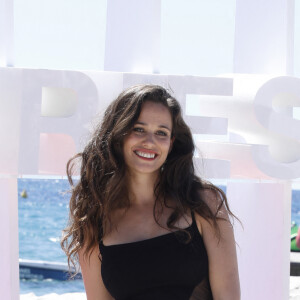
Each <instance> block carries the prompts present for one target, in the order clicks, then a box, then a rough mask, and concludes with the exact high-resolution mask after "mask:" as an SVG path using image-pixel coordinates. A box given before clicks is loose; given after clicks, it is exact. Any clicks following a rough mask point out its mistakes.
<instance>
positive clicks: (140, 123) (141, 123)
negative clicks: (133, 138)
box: [135, 121, 171, 132]
mask: <svg viewBox="0 0 300 300" xmlns="http://www.w3.org/2000/svg"><path fill="white" fill-rule="evenodd" d="M135 124H139V125H144V126H146V125H147V123H144V122H141V121H137V122H135ZM158 127H159V128H164V129H167V130H169V131H170V132H171V129H170V128H169V127H168V126H167V125H158Z"/></svg>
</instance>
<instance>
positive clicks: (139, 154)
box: [135, 151, 155, 158]
mask: <svg viewBox="0 0 300 300" xmlns="http://www.w3.org/2000/svg"><path fill="white" fill-rule="evenodd" d="M135 153H136V154H137V155H138V156H141V157H146V158H154V157H155V154H154V153H145V152H141V151H135Z"/></svg>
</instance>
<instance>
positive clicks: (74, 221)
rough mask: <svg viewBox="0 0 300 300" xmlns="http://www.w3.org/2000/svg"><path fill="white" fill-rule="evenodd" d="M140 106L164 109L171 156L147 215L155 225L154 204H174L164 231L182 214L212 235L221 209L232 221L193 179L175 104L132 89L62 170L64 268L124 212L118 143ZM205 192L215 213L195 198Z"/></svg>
mask: <svg viewBox="0 0 300 300" xmlns="http://www.w3.org/2000/svg"><path fill="white" fill-rule="evenodd" d="M145 101H153V102H155V103H161V104H163V105H165V106H166V107H167V108H168V109H169V111H170V113H171V116H172V122H173V127H172V137H173V138H174V142H173V146H172V150H171V151H170V153H169V155H168V157H167V160H166V162H165V163H164V167H163V171H161V173H160V178H159V181H158V183H157V184H156V186H155V195H156V201H155V205H154V209H153V214H154V218H155V220H156V222H157V218H156V215H155V207H156V205H158V204H159V205H165V206H167V204H166V199H172V200H174V203H175V207H174V210H173V213H172V214H171V215H170V217H169V219H168V221H167V226H168V228H169V229H175V228H176V229H179V228H177V227H176V226H175V225H174V224H175V223H176V221H177V220H178V219H179V218H180V217H181V216H182V215H184V214H185V213H186V212H187V211H188V210H190V211H196V212H197V213H198V214H200V215H201V216H202V217H203V218H205V219H206V220H208V221H210V222H211V224H212V225H213V226H214V228H215V230H216V232H217V233H219V228H218V225H217V220H218V219H220V218H221V217H220V216H219V215H218V212H219V210H220V208H221V207H222V206H223V205H225V207H226V208H227V211H228V212H229V214H230V215H231V216H233V214H232V213H231V211H230V209H229V207H228V203H227V199H226V195H225V194H224V192H223V191H222V190H221V189H219V188H218V187H216V186H214V185H212V184H210V183H208V182H204V181H203V180H201V179H200V178H199V177H197V176H196V175H195V170H194V164H193V155H194V150H195V146H194V142H193V138H192V134H191V131H190V129H189V127H188V126H187V124H186V123H185V122H184V120H183V117H182V113H181V108H180V105H179V103H178V101H177V100H176V99H175V98H174V97H172V96H171V95H170V94H169V93H168V92H167V90H166V89H164V88H163V87H161V86H157V85H138V86H133V87H131V88H128V89H127V90H125V91H123V92H122V93H121V94H120V95H119V96H118V98H117V99H116V100H115V101H113V102H112V103H111V104H110V105H109V106H108V108H107V109H106V111H105V114H104V117H103V119H102V121H101V123H100V124H99V125H98V127H97V128H96V130H95V131H94V133H93V135H92V137H91V139H90V141H89V142H88V144H87V145H86V147H85V148H84V150H83V152H82V153H78V154H77V155H76V156H74V157H73V158H71V159H70V160H69V162H68V164H67V175H68V179H69V182H70V184H71V187H72V190H71V193H72V194H71V199H70V215H69V225H68V227H67V228H66V229H65V230H64V236H63V239H62V241H61V246H62V248H63V250H64V251H65V253H66V254H67V256H68V263H69V265H70V263H72V264H74V265H75V262H76V261H77V260H78V251H79V250H80V249H82V248H83V246H85V254H88V253H89V252H90V250H91V249H92V247H93V246H95V245H96V244H98V243H99V241H100V240H101V239H102V237H103V235H104V233H105V228H106V226H104V224H110V223H111V222H110V216H111V212H112V211H113V210H114V209H116V208H128V207H129V206H130V202H129V198H128V190H127V186H126V184H125V180H124V176H125V168H126V166H125V162H124V157H123V141H124V138H125V136H126V135H127V134H128V133H129V132H130V131H131V130H132V127H133V125H134V123H135V122H136V121H137V119H138V117H139V115H140V112H141V108H142V104H143V103H144V102H145ZM77 159H80V163H81V170H80V180H79V181H78V182H77V183H76V184H75V185H74V183H73V180H72V173H73V172H72V170H73V167H74V166H75V165H76V160H77ZM207 189H209V190H210V191H212V192H213V193H214V195H215V196H216V199H218V200H219V201H218V207H217V210H216V212H212V211H211V209H210V208H209V207H208V205H207V204H206V202H204V201H203V199H202V197H201V193H200V192H201V191H202V190H207ZM120 195H125V196H124V197H120ZM110 225H111V224H110ZM179 230H180V229H179ZM182 231H183V230H182Z"/></svg>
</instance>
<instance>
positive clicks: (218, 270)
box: [196, 191, 240, 300]
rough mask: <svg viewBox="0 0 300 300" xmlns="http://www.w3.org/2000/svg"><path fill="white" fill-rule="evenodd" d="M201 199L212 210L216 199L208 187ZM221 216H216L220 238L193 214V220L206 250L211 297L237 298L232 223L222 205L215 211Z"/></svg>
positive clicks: (227, 299)
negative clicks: (194, 219)
mask: <svg viewBox="0 0 300 300" xmlns="http://www.w3.org/2000/svg"><path fill="white" fill-rule="evenodd" d="M202 199H203V200H204V201H205V202H206V203H207V204H208V206H209V207H210V209H211V210H212V213H215V212H216V209H217V206H218V205H219V203H220V199H217V197H216V195H215V194H214V192H212V191H205V192H204V193H203V194H202ZM218 215H219V216H220V217H222V218H224V219H225V220H218V221H217V223H218V225H219V228H220V239H219V238H218V236H217V235H216V233H215V230H214V228H213V226H212V225H211V224H210V223H209V222H208V221H206V220H205V219H204V218H203V217H201V216H200V215H198V214H196V221H197V225H198V228H199V231H200V233H201V234H202V236H203V241H204V244H205V247H206V250H207V254H208V262H209V280H210V285H211V289H212V294H213V299H214V300H240V283H239V275H238V264H237V255H236V244H235V240H234V234H233V227H232V225H231V223H230V221H229V217H228V213H227V210H226V208H225V207H224V205H223V206H222V208H221V210H220V211H219V214H218Z"/></svg>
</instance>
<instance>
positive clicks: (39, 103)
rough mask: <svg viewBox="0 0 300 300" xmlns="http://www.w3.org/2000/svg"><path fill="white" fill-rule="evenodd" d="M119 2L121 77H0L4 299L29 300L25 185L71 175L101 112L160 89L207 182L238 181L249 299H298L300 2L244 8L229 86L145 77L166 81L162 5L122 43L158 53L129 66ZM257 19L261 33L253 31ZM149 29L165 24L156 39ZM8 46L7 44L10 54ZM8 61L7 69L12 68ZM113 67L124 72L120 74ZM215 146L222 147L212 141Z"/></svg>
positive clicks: (234, 184)
mask: <svg viewBox="0 0 300 300" xmlns="http://www.w3.org/2000/svg"><path fill="white" fill-rule="evenodd" d="M8 2H11V1H4V0H2V2H1V3H2V4H3V3H8ZM121 2H122V1H121V0H114V1H111V2H110V5H109V6H108V10H107V17H108V18H107V25H106V26H107V30H108V32H109V38H108V40H107V44H106V45H105V52H106V55H105V66H106V69H107V70H114V71H122V72H109V71H103V72H101V71H67V70H39V69H23V68H19V69H18V68H6V67H4V68H0V107H1V109H0V122H1V126H0V141H1V147H0V191H1V195H2V197H1V199H0V202H1V208H2V209H1V211H0V226H1V228H5V229H6V231H5V232H4V234H3V236H2V245H1V248H0V264H1V268H2V272H1V274H0V290H1V291H2V296H3V298H4V299H14V300H15V299H18V297H19V296H18V276H19V274H18V230H17V224H18V219H17V216H18V211H17V200H18V197H17V196H18V195H17V188H16V187H17V178H18V176H19V175H64V174H65V163H66V161H67V159H68V158H69V157H70V156H71V155H73V154H74V153H75V152H77V151H80V149H81V148H82V146H83V144H84V141H85V140H86V137H87V135H88V133H89V128H90V121H91V119H93V118H94V116H95V112H100V113H101V112H103V110H104V108H105V107H106V106H107V104H108V103H109V102H110V101H112V100H113V99H114V97H116V96H117V95H118V94H119V93H120V92H121V91H122V90H123V89H124V88H126V87H128V86H130V85H133V84H138V83H155V84H160V85H162V86H165V87H167V88H169V87H170V88H171V89H172V90H173V91H174V95H175V97H176V98H177V99H178V100H179V101H180V103H181V105H182V107H183V108H184V115H185V118H186V120H187V122H188V123H189V124H190V126H191V128H192V130H193V133H194V134H195V141H196V145H197V147H198V148H199V152H201V154H202V156H203V162H204V163H202V161H201V160H200V159H198V158H197V157H195V162H196V164H197V167H198V172H199V175H201V176H205V177H208V178H211V179H227V180H229V181H228V198H229V202H230V205H231V206H232V210H233V211H234V212H235V213H236V214H237V215H238V217H239V218H240V219H241V220H242V222H243V225H244V230H242V229H241V227H239V225H238V224H236V227H235V232H236V239H237V243H238V245H239V247H238V248H237V251H238V260H239V269H240V278H241V288H242V299H243V300H250V299H258V300H265V299H273V300H282V299H288V292H289V247H290V224H291V220H290V211H291V184H290V183H291V180H293V179H297V178H299V177H300V171H299V170H300V168H299V166H300V143H299V141H300V136H299V132H300V121H299V120H296V119H293V108H294V107H297V106H300V90H299V86H300V84H299V83H300V81H299V80H300V79H298V78H295V77H292V76H291V75H292V73H291V72H292V71H291V67H290V66H292V65H293V63H292V62H293V55H292V51H291V47H292V46H293V43H292V41H293V39H292V37H293V26H292V25H291V18H293V5H292V4H293V3H292V1H287V0H286V1H284V0H278V1H276V3H274V2H272V1H264V3H261V2H260V1H259V0H252V1H250V0H243V1H237V6H236V32H235V41H234V43H235V47H234V49H235V52H234V58H233V59H234V69H235V72H236V73H233V74H227V75H226V76H225V75H224V76H221V77H199V76H188V75H187V76H183V75H182V76H176V75H154V74H145V73H144V72H148V71H149V68H150V69H151V70H152V71H155V70H158V69H159V67H158V66H159V63H158V60H157V51H156V50H157V49H155V47H159V43H158V42H157V34H158V35H159V32H160V30H159V28H160V27H159V24H160V14H159V12H158V10H159V9H160V5H159V1H157V2H155V3H156V4H155V5H153V6H151V7H148V8H147V11H149V13H145V11H143V18H141V19H139V20H138V21H137V20H132V22H131V19H130V18H129V19H127V20H126V22H122V32H123V33H127V34H128V35H129V36H130V33H133V32H134V34H135V35H136V36H141V37H142V36H145V35H146V36H147V37H148V41H147V42H148V43H149V44H150V45H153V47H154V49H152V48H151V49H152V50H151V51H150V49H148V50H149V52H145V53H146V54H147V55H145V56H143V55H131V56H130V54H131V53H134V52H132V51H130V47H129V48H128V49H127V50H126V51H125V53H127V54H126V55H125V56H124V57H120V46H119V41H120V39H121V37H120V34H118V28H119V27H120V25H119V23H116V22H119V20H120V18H116V17H115V16H116V15H117V14H118V9H119V8H120V5H121ZM139 2H140V1H138V0H131V1H128V6H127V8H129V9H131V10H134V11H136V13H138V12H139V10H140V11H141V13H142V10H143V7H141V6H140V5H138V3H139ZM266 15H267V16H268V17H267V22H266V18H265V16H266ZM249 19H251V24H252V22H254V21H253V20H255V21H256V22H255V24H256V25H255V26H253V27H249V23H248V22H246V20H249ZM8 20H9V18H8ZM137 22H138V23H137ZM149 22H150V23H151V24H156V25H155V26H153V27H154V28H155V29H154V30H155V34H153V32H152V27H151V28H150V27H149V26H148V24H149ZM136 24H138V25H139V26H136ZM7 32H9V30H8V31H7ZM7 34H9V33H7ZM258 37H259V38H258ZM9 41H10V39H9V38H6V39H0V43H1V44H0V46H1V47H2V46H3V47H4V46H5V47H6V46H7V43H9ZM130 43H131V49H140V51H142V50H143V49H144V48H143V47H144V40H143V38H137V39H132V40H130ZM278 44H280V45H283V46H282V47H281V46H280V47H277V46H278ZM8 48H9V47H8ZM8 48H7V47H6V49H8ZM274 49H276V51H274ZM2 53H4V52H2ZM5 53H6V52H5ZM2 59H3V60H6V62H8V56H5V55H2ZM115 59H116V60H117V61H118V64H117V65H115V64H113V63H112V62H114V61H115ZM143 62H145V64H143ZM136 66H138V67H139V68H140V69H142V70H141V71H140V72H139V73H134V70H135V69H136ZM143 66H144V67H145V69H144V70H143ZM118 68H119V69H118ZM238 73H239V74H238ZM241 73H243V74H241ZM287 75H289V76H287ZM196 134H197V135H196ZM205 134H208V135H210V136H211V135H213V136H214V140H211V139H205V138H204V135H205ZM270 224H272V226H270ZM274 242H276V247H272V253H270V252H267V250H268V249H270V248H269V247H265V245H270V244H272V243H274ZM269 251H270V250H269Z"/></svg>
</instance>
